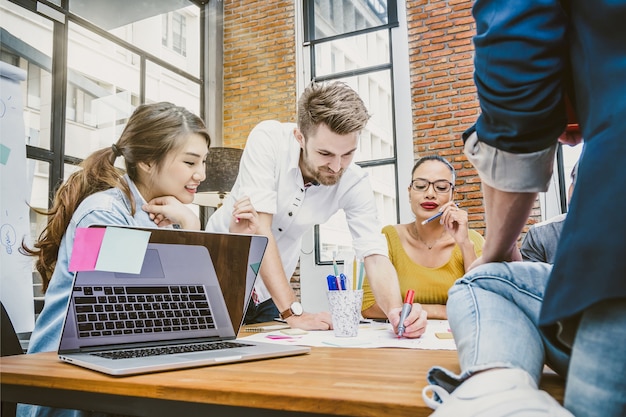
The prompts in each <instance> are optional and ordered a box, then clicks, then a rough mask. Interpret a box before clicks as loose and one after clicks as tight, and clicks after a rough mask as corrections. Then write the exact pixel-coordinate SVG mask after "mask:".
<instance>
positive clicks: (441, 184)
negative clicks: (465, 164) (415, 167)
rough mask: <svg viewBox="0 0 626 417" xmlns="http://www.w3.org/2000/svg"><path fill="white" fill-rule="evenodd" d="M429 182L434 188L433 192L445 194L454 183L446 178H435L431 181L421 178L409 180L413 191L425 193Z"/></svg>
mask: <svg viewBox="0 0 626 417" xmlns="http://www.w3.org/2000/svg"><path fill="white" fill-rule="evenodd" d="M431 184H432V185H433V189H434V190H435V192H437V193H439V194H445V193H447V192H448V191H450V190H451V189H452V188H454V184H452V183H451V182H450V181H448V180H437V181H432V182H431V181H427V180H425V179H423V178H416V179H414V180H413V181H411V188H412V189H413V190H414V191H419V192H421V193H425V192H426V191H427V190H428V187H430V185H431Z"/></svg>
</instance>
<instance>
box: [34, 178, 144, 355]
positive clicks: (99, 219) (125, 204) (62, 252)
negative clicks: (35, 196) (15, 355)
mask: <svg viewBox="0 0 626 417" xmlns="http://www.w3.org/2000/svg"><path fill="white" fill-rule="evenodd" d="M124 179H125V180H126V181H127V182H128V184H129V186H130V190H131V193H132V195H133V198H134V200H135V208H136V212H135V215H134V216H132V215H131V203H130V201H129V200H128V198H127V197H126V195H124V193H123V192H122V190H120V189H119V188H110V189H108V190H105V191H101V192H98V193H95V194H92V195H90V196H88V197H87V198H85V200H83V202H82V203H80V205H79V206H78V208H77V209H76V211H75V212H74V215H73V216H72V219H71V220H70V223H69V225H68V226H67V230H66V231H65V234H64V235H63V238H62V239H61V245H60V246H59V254H58V257H57V264H56V267H55V268H54V272H53V274H52V279H51V280H50V285H49V286H48V289H47V290H46V294H45V303H44V308H43V310H42V311H41V314H40V315H39V318H38V319H37V322H36V323H35V329H34V330H33V333H32V336H31V339H30V343H29V347H28V353H37V352H46V351H55V350H57V348H58V345H59V340H60V337H61V330H62V328H63V320H64V317H65V310H66V308H67V303H68V301H69V296H70V294H71V291H72V283H73V279H74V274H73V273H72V272H70V271H69V270H68V269H69V263H70V259H71V256H72V247H73V245H74V236H75V234H76V229H77V228H79V227H89V226H91V225H95V224H108V225H129V226H140V227H156V225H155V224H154V222H153V221H152V220H150V217H149V215H148V213H146V212H145V211H143V210H142V209H141V205H142V204H143V203H144V201H145V200H144V199H143V197H142V196H141V194H139V191H138V190H137V187H136V186H135V184H134V183H133V182H132V180H131V179H130V178H129V177H128V176H127V175H126V176H124Z"/></svg>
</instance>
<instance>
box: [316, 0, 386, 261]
mask: <svg viewBox="0 0 626 417" xmlns="http://www.w3.org/2000/svg"><path fill="white" fill-rule="evenodd" d="M304 3H305V7H307V6H308V7H311V6H312V8H313V10H311V9H309V10H307V13H309V16H312V18H311V17H309V20H308V21H307V22H306V23H307V24H308V25H311V26H312V27H313V28H314V29H313V31H311V29H310V28H309V29H308V30H307V31H308V32H309V33H311V32H313V34H312V36H311V37H312V38H313V39H309V41H310V46H309V53H310V55H311V59H310V62H311V63H312V68H311V69H310V71H311V77H312V78H313V79H316V80H318V81H330V80H340V81H343V82H346V83H347V84H348V85H350V86H351V87H352V88H353V89H354V90H355V91H357V92H358V93H359V95H360V96H361V98H362V99H363V101H364V103H365V105H366V107H367V109H368V110H369V113H370V114H371V119H370V121H369V122H368V124H367V126H366V128H365V129H364V130H363V131H362V132H361V137H360V140H359V148H358V150H357V153H356V155H355V159H354V160H355V162H357V163H358V164H359V165H361V166H362V167H364V168H365V169H366V170H367V171H369V175H370V176H369V178H370V180H371V181H372V187H373V189H374V195H375V199H376V203H377V208H378V215H379V218H380V219H381V222H382V223H383V224H395V223H397V222H398V208H397V192H396V189H397V186H396V163H397V161H396V150H395V148H396V145H395V143H396V141H395V131H394V105H393V96H394V95H393V89H392V75H391V74H392V70H393V65H392V62H391V52H390V51H391V48H392V44H391V37H390V28H391V27H393V26H395V25H397V24H398V22H397V13H396V10H395V8H396V2H395V1H385V0H361V1H347V0H346V1H344V0H339V1H331V0H314V1H310V2H307V1H305V2H304ZM351 245H352V242H351V236H350V233H349V229H348V226H347V223H346V220H345V216H344V214H343V213H338V214H337V215H335V216H334V217H333V218H332V219H331V220H330V221H328V222H327V223H325V224H323V225H319V226H317V227H316V255H317V256H316V262H318V263H319V262H322V263H325V262H328V261H331V260H332V253H333V251H335V252H342V251H345V250H346V246H348V247H349V246H351Z"/></svg>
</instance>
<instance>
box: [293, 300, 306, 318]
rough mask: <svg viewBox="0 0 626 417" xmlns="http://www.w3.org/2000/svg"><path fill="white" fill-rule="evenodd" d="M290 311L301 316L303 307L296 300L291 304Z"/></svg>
mask: <svg viewBox="0 0 626 417" xmlns="http://www.w3.org/2000/svg"><path fill="white" fill-rule="evenodd" d="M291 311H292V312H293V314H295V315H296V316H301V315H302V313H303V312H304V309H303V308H302V304H300V303H299V302H297V301H296V302H295V303H293V304H291Z"/></svg>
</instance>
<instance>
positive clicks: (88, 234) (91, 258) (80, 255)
mask: <svg viewBox="0 0 626 417" xmlns="http://www.w3.org/2000/svg"><path fill="white" fill-rule="evenodd" d="M106 230H107V229H106V228H105V227H82V228H78V229H76V235H75V236H74V247H73V248H72V258H71V259H70V267H69V270H70V272H76V271H93V270H94V269H96V261H97V260H98V254H99V253H100V246H102V239H103V238H104V233H105V232H106Z"/></svg>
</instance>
